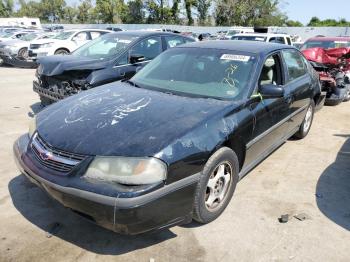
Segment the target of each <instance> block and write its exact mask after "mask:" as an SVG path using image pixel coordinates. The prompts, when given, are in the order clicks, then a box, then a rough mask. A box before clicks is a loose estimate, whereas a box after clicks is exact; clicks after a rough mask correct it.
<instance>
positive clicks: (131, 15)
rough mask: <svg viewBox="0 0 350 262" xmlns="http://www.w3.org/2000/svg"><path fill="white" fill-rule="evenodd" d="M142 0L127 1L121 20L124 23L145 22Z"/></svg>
mask: <svg viewBox="0 0 350 262" xmlns="http://www.w3.org/2000/svg"><path fill="white" fill-rule="evenodd" d="M143 8H144V6H143V2H142V0H130V1H128V4H127V6H126V7H125V11H124V12H123V16H122V20H123V23H125V24H142V23H144V22H145V11H144V10H143Z"/></svg>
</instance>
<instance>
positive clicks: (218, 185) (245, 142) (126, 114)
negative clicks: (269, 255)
mask: <svg viewBox="0 0 350 262" xmlns="http://www.w3.org/2000/svg"><path fill="white" fill-rule="evenodd" d="M310 69H311V66H309V65H308V62H307V61H306V60H305V59H304V58H303V56H302V55H301V53H300V52H299V51H298V50H297V49H295V48H293V47H289V46H287V45H278V44H268V43H260V42H252V41H247V42H245V41H207V42H196V43H189V44H185V45H180V46H178V47H175V48H171V49H169V50H167V51H165V52H163V53H162V54H160V55H159V56H158V57H156V58H155V59H154V60H152V61H151V62H150V63H149V64H148V65H147V66H145V67H144V68H143V69H142V70H141V71H140V72H138V73H137V74H136V75H135V76H134V77H133V78H131V79H130V80H126V81H119V82H113V83H109V84H106V85H103V86H99V87H96V88H94V89H91V90H88V91H86V92H81V93H80V94H78V95H75V96H71V97H69V98H67V99H64V100H62V101H60V102H57V103H55V104H53V105H50V106H49V107H47V108H46V109H44V110H42V111H41V112H40V113H39V114H37V116H36V118H35V119H34V121H33V122H32V124H31V126H30V129H29V133H27V134H24V135H23V136H21V137H20V138H19V139H18V140H17V141H16V142H15V144H14V154H15V159H16V162H17V164H18V167H19V169H20V170H21V172H22V173H23V174H25V175H26V176H27V177H28V178H29V179H30V180H31V181H32V182H34V183H35V184H37V185H39V186H40V187H42V188H43V189H44V190H45V191H46V192H47V193H48V194H49V195H51V196H52V197H53V198H55V199H56V200H58V201H59V202H60V203H62V204H63V205H64V206H66V207H68V208H70V209H71V210H74V211H76V212H77V213H78V214H80V215H82V216H84V217H85V218H87V219H89V220H90V221H93V222H95V223H97V224H99V225H101V226H104V227H106V228H109V229H111V230H114V231H116V232H121V233H125V234H136V233H142V232H146V231H150V230H156V229H161V228H166V227H170V226H174V225H177V224H181V223H189V222H190V221H191V220H192V218H194V219H195V220H196V221H199V222H200V223H208V222H210V221H213V220H214V219H216V218H217V217H218V216H219V215H220V214H221V213H222V212H223V211H224V209H225V208H226V206H227V205H228V203H229V202H230V200H231V197H232V195H233V193H234V191H235V187H236V184H237V182H238V181H239V180H240V179H241V178H242V177H243V176H244V175H246V174H247V173H248V172H249V171H250V170H251V169H252V168H253V167H254V166H256V165H257V164H258V163H259V162H260V161H262V160H263V159H264V158H266V157H267V156H268V155H269V154H270V153H271V152H273V151H274V150H275V149H277V148H278V147H279V146H280V145H281V144H282V143H283V142H284V141H285V140H286V139H288V138H289V137H291V136H295V137H297V138H303V137H305V136H306V135H307V134H308V132H309V130H310V128H311V124H312V120H313V115H314V109H315V104H317V103H318V102H319V101H318V99H319V93H318V92H317V90H318V89H317V88H316V87H315V86H317V85H318V84H319V82H318V79H317V78H314V75H313V73H312V72H310Z"/></svg>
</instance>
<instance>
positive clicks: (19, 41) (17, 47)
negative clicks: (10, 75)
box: [0, 32, 55, 67]
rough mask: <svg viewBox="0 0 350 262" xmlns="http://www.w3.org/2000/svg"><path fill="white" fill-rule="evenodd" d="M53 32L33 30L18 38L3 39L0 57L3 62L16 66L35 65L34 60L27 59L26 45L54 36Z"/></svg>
mask: <svg viewBox="0 0 350 262" xmlns="http://www.w3.org/2000/svg"><path fill="white" fill-rule="evenodd" d="M54 36H55V33H45V34H43V33H39V32H33V33H29V34H26V35H23V36H21V37H19V38H16V39H12V40H8V41H4V42H1V43H0V58H1V59H2V60H3V61H4V63H5V64H8V65H12V66H18V67H36V66H37V64H36V63H35V62H32V61H29V60H28V47H29V45H30V43H31V41H35V40H38V39H49V38H51V37H54Z"/></svg>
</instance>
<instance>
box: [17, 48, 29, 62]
mask: <svg viewBox="0 0 350 262" xmlns="http://www.w3.org/2000/svg"><path fill="white" fill-rule="evenodd" d="M17 57H18V58H19V59H24V60H27V59H28V48H26V47H23V48H21V49H20V50H19V51H18V54H17Z"/></svg>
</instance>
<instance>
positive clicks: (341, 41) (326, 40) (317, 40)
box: [300, 36, 350, 50]
mask: <svg viewBox="0 0 350 262" xmlns="http://www.w3.org/2000/svg"><path fill="white" fill-rule="evenodd" d="M315 47H320V48H324V49H329V48H339V47H350V37H324V36H318V37H313V38H310V39H308V40H306V41H305V43H304V44H303V45H302V47H301V48H300V50H306V49H309V48H315Z"/></svg>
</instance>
